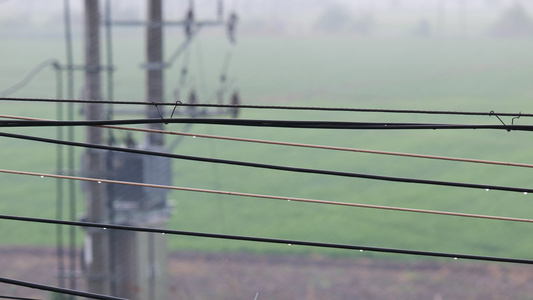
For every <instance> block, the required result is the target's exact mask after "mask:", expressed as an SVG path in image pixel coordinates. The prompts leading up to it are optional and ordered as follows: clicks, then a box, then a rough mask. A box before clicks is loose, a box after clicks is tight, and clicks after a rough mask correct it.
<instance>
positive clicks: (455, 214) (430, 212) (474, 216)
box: [0, 169, 533, 223]
mask: <svg viewBox="0 0 533 300" xmlns="http://www.w3.org/2000/svg"><path fill="white" fill-rule="evenodd" d="M0 173H6V174H16V175H28V176H38V177H41V178H56V179H68V180H79V181H88V182H96V183H110V184H123V185H131V186H140V187H149V188H161V189H168V190H178V191H187V192H200V193H210V194H219V195H227V196H239V197H250V198H261V199H272V200H282V201H294V202H304V203H315V204H327V205H338V206H348V207H359V208H370V209H381V210H391V211H402V212H412V213H425V214H436V215H446V216H454V217H467V218H479V219H489V220H499V221H511V222H523V223H533V219H524V218H511V217H501V216H489V215H479V214H469V213H458V212H447V211H437V210H427V209H416V208H405V207H394V206H383V205H373V204H361V203H350V202H338V201H327V200H316V199H309V198H296V197H284V196H273V195H261V194H252V193H241V192H232V191H220V190H210V189H201V188H191V187H178V186H168V185H159V184H150V183H140V182H130V181H119V180H111V179H99V178H88V177H79V176H69V175H56V174H47V173H36V172H25V171H14V170H3V169H0Z"/></svg>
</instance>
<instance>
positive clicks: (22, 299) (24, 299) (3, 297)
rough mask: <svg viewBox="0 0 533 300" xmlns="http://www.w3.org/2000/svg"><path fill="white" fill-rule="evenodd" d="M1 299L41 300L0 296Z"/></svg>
mask: <svg viewBox="0 0 533 300" xmlns="http://www.w3.org/2000/svg"><path fill="white" fill-rule="evenodd" d="M0 299H15V300H39V299H36V298H24V297H11V296H0Z"/></svg>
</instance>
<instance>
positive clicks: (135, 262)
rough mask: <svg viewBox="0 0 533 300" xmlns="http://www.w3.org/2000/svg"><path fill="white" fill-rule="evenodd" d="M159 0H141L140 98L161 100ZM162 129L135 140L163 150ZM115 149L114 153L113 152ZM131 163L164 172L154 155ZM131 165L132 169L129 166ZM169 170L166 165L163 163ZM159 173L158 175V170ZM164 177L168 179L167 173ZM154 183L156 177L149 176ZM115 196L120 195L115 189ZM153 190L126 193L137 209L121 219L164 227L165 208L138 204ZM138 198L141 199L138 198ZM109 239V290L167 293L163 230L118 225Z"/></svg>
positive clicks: (131, 294)
mask: <svg viewBox="0 0 533 300" xmlns="http://www.w3.org/2000/svg"><path fill="white" fill-rule="evenodd" d="M161 2H162V1H161V0H147V8H148V16H147V17H148V20H147V21H148V25H147V28H146V43H147V47H146V60H147V62H146V65H145V68H146V98H147V101H149V102H155V103H158V102H163V66H162V60H163V25H162V3H161ZM160 112H161V113H163V107H158V108H156V107H155V105H151V106H147V107H146V116H147V117H148V118H156V119H157V118H161V115H160ZM148 128H150V129H162V128H163V125H162V124H152V125H149V126H148ZM163 142H164V141H163V137H162V134H153V133H150V134H148V135H147V137H146V144H145V145H143V146H141V147H145V148H147V149H149V150H152V151H163ZM117 155H118V154H117ZM129 163H131V164H134V163H135V164H137V165H136V166H135V168H136V169H137V170H142V171H141V172H142V176H143V177H144V180H154V181H158V179H155V177H158V178H160V177H163V178H165V177H167V178H170V174H168V175H167V173H166V172H164V171H163V169H164V166H162V165H167V167H168V163H169V162H167V161H166V160H164V161H163V162H161V159H159V158H148V157H144V158H143V159H141V160H140V161H139V160H138V161H136V162H133V161H130V162H129ZM132 170H133V169H132ZM168 170H169V172H170V167H168ZM161 174H162V175H161ZM167 180H169V181H170V179H167ZM152 183H156V182H152ZM157 183H160V184H170V182H168V183H166V182H157ZM116 196H121V195H116ZM132 197H133V198H135V197H137V198H141V195H140V194H136V195H132ZM151 197H153V195H149V196H147V198H143V200H138V199H137V200H136V199H129V200H132V201H140V203H139V202H138V203H139V205H140V208H139V209H140V211H139V212H138V214H137V217H130V218H129V219H128V220H126V221H123V222H125V224H128V225H136V226H143V227H158V228H164V227H166V223H167V220H168V216H167V215H166V214H165V213H162V212H158V211H157V210H158V209H161V207H159V208H156V209H155V210H153V211H143V209H144V208H143V207H144V206H149V203H148V201H150V200H151V199H150V198H151ZM142 201H147V202H146V203H142ZM113 236H114V239H113V245H114V247H113V248H114V249H115V251H114V256H113V260H114V273H115V277H114V278H115V282H114V283H113V285H112V290H113V291H114V295H115V296H119V297H123V298H127V299H131V300H144V299H167V297H168V286H167V271H166V259H167V249H166V247H167V245H166V237H165V235H161V234H160V235H155V234H152V233H143V232H127V231H123V232H120V233H119V234H116V235H113Z"/></svg>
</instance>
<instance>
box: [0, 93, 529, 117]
mask: <svg viewBox="0 0 533 300" xmlns="http://www.w3.org/2000/svg"><path fill="white" fill-rule="evenodd" d="M2 100H5V101H29V102H69V103H89V102H91V103H100V104H128V105H153V102H143V101H124V100H117V101H106V100H95V101H89V100H82V99H49V98H20V97H0V101H2ZM157 105H161V106H198V107H219V108H247V109H275V110H280V109H281V110H318V111H344V112H370V113H403V114H431V115H466V116H489V117H490V116H501V117H533V114H532V113H522V112H518V113H506V112H494V111H489V112H475V111H443V110H412V109H374V108H349V107H313V106H280V105H245V104H240V105H231V104H209V103H181V102H178V103H175V102H162V103H157Z"/></svg>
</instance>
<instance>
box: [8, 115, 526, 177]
mask: <svg viewBox="0 0 533 300" xmlns="http://www.w3.org/2000/svg"><path fill="white" fill-rule="evenodd" d="M0 118H10V119H20V120H45V119H37V118H29V117H19V116H11V115H0ZM102 127H105V128H109V129H117V130H126V131H139V132H149V133H161V134H169V135H180V136H189V137H194V138H196V137H200V138H207V139H219V140H228V141H236V142H249V143H261V144H269V145H280V146H293V147H302V148H313V149H324V150H334V151H347V152H360V153H368V154H381V155H391V156H404V157H413V158H425V159H437V160H448V161H458V162H469V163H479V164H491V165H500V166H510V167H523V168H533V164H525V163H514V162H501V161H492V160H483V159H472V158H460V157H450V156H439V155H426V154H415V153H405V152H393V151H381V150H368V149H359V148H348V147H336V146H324V145H314V144H302V143H291V142H280V141H272V140H260V139H249V138H237V137H228V136H219V135H210V134H199V133H187V132H179V131H168V130H157V129H148V128H132V127H121V126H112V125H102Z"/></svg>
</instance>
